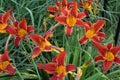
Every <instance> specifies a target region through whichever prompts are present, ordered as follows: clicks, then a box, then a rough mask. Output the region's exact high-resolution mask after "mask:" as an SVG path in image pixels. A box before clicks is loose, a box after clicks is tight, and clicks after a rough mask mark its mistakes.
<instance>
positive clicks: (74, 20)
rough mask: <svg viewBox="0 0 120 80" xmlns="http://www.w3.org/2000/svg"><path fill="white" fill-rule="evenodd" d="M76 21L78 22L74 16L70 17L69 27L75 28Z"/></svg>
mask: <svg viewBox="0 0 120 80" xmlns="http://www.w3.org/2000/svg"><path fill="white" fill-rule="evenodd" d="M76 21H77V20H76V18H75V17H74V16H72V15H70V16H68V17H67V19H66V22H67V24H68V25H69V26H75V24H76Z"/></svg>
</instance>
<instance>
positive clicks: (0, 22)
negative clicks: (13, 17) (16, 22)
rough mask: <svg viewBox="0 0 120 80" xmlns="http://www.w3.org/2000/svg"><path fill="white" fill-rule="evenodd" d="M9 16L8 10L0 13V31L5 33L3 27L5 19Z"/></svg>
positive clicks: (5, 24)
mask: <svg viewBox="0 0 120 80" xmlns="http://www.w3.org/2000/svg"><path fill="white" fill-rule="evenodd" d="M9 17H10V10H8V11H6V13H5V14H0V33H6V30H5V28H6V27H7V21H8V20H9Z"/></svg>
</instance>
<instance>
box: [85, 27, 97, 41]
mask: <svg viewBox="0 0 120 80" xmlns="http://www.w3.org/2000/svg"><path fill="white" fill-rule="evenodd" d="M95 35H96V34H95V31H94V30H92V29H91V30H88V31H87V32H86V37H87V38H89V39H91V38H92V37H94V36H95Z"/></svg>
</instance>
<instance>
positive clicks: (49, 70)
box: [38, 63, 57, 74]
mask: <svg viewBox="0 0 120 80" xmlns="http://www.w3.org/2000/svg"><path fill="white" fill-rule="evenodd" d="M38 67H39V68H40V69H44V70H45V71H46V72H47V73H48V74H54V73H55V69H56V68H57V66H56V64H55V63H48V64H38Z"/></svg>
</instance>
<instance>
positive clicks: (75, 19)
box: [55, 2, 86, 35]
mask: <svg viewBox="0 0 120 80" xmlns="http://www.w3.org/2000/svg"><path fill="white" fill-rule="evenodd" d="M73 4H74V5H73V7H72V8H71V9H70V10H67V9H63V10H62V15H59V16H56V17H55V20H56V21H58V22H59V23H61V24H63V25H66V30H65V32H66V34H67V35H71V33H72V29H73V26H83V25H84V22H83V21H82V20H81V19H83V18H84V17H86V14H85V13H84V12H80V13H78V7H77V3H76V2H74V3H73Z"/></svg>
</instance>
